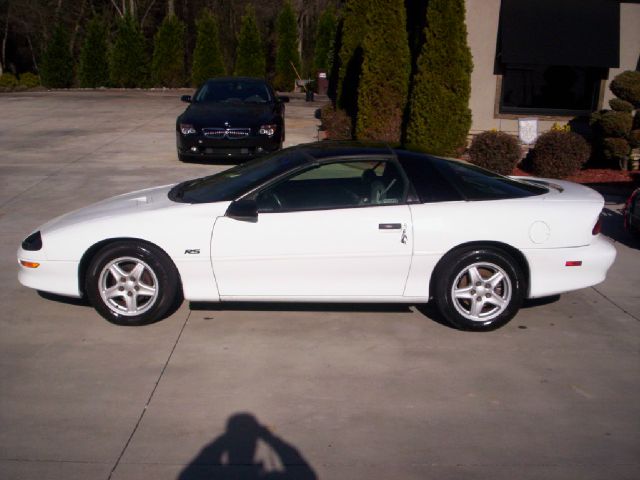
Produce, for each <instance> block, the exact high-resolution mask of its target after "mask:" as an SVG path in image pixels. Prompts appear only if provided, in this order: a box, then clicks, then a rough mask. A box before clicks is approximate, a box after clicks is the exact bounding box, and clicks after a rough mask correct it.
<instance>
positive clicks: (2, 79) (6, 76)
mask: <svg viewBox="0 0 640 480" xmlns="http://www.w3.org/2000/svg"><path fill="white" fill-rule="evenodd" d="M17 86H18V79H17V78H16V76H15V75H14V74H13V73H3V74H2V75H0V88H2V89H7V90H10V89H12V88H15V87H17Z"/></svg>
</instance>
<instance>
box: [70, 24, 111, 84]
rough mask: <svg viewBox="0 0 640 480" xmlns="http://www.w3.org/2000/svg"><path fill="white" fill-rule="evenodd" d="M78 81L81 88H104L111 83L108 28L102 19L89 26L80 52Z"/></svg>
mask: <svg viewBox="0 0 640 480" xmlns="http://www.w3.org/2000/svg"><path fill="white" fill-rule="evenodd" d="M78 80H79V83H80V86H81V87H87V88H95V87H103V86H105V85H107V83H109V63H108V59H107V27H106V25H105V23H104V21H103V20H102V19H101V18H100V17H95V18H93V19H92V20H91V21H90V22H89V25H87V35H86V37H85V39H84V43H83V44H82V50H81V51H80V63H79V65H78Z"/></svg>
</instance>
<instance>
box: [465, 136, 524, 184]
mask: <svg viewBox="0 0 640 480" xmlns="http://www.w3.org/2000/svg"><path fill="white" fill-rule="evenodd" d="M469 157H470V158H471V163H473V164H475V165H478V166H479V167H482V168H486V169H487V170H493V171H494V172H496V173H499V174H500V175H511V173H512V172H513V168H514V167H515V166H516V164H517V163H518V160H520V157H521V152H520V143H519V142H518V139H517V138H516V137H514V136H513V135H509V134H508V133H504V132H497V131H490V132H483V133H480V134H479V135H476V136H475V137H474V138H473V142H471V148H469Z"/></svg>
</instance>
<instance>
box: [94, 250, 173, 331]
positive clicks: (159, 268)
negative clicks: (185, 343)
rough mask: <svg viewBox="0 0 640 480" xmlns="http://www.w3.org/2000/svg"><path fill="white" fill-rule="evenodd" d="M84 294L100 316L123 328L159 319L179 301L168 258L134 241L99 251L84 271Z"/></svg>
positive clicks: (160, 252)
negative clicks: (123, 326)
mask: <svg viewBox="0 0 640 480" xmlns="http://www.w3.org/2000/svg"><path fill="white" fill-rule="evenodd" d="M116 273H117V275H116ZM85 291H86V293H87V297H88V298H89V301H90V302H91V304H92V305H93V307H94V308H95V309H96V311H97V312H98V313H99V314H100V315H102V316H103V317H104V318H106V319H107V320H108V321H109V322H111V323H115V324H116V325H125V326H137V325H146V324H149V323H153V322H156V321H158V320H161V319H163V318H164V317H165V316H166V315H167V314H170V313H171V312H173V311H175V310H176V309H177V308H176V306H179V302H180V300H181V299H182V292H181V288H180V279H179V275H178V271H177V269H176V267H175V265H174V264H173V262H172V261H171V259H169V257H167V255H166V254H165V253H164V252H163V251H162V250H160V249H159V248H157V247H155V246H153V245H150V244H147V243H144V242H135V241H122V242H117V243H113V244H110V245H107V246H106V247H104V248H102V249H101V250H100V251H98V253H97V254H96V256H95V257H94V258H93V260H92V261H91V264H90V266H89V269H88V271H87V276H86V278H85Z"/></svg>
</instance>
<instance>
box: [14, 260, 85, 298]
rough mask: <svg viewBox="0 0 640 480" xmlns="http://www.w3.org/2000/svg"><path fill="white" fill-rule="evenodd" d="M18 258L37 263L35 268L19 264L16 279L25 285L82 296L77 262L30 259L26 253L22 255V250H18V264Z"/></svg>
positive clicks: (72, 295) (49, 291)
mask: <svg viewBox="0 0 640 480" xmlns="http://www.w3.org/2000/svg"><path fill="white" fill-rule="evenodd" d="M20 260H29V261H34V262H37V263H39V266H38V267H37V268H27V267H23V266H22V265H19V267H18V268H19V270H18V281H19V282H20V283H21V284H22V285H24V286H25V287H29V288H34V289H36V290H39V291H41V292H48V293H54V294H56V295H64V296H68V297H76V298H80V297H81V296H82V293H81V292H80V285H79V284H78V267H79V264H78V262H58V261H51V260H41V259H33V260H31V259H30V258H28V255H24V252H23V251H19V252H18V264H19V262H20Z"/></svg>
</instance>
